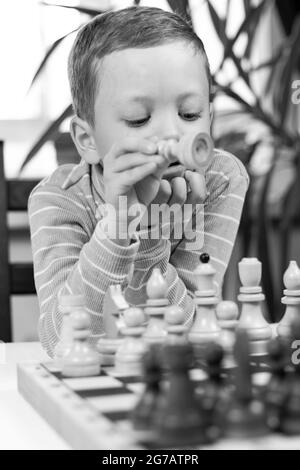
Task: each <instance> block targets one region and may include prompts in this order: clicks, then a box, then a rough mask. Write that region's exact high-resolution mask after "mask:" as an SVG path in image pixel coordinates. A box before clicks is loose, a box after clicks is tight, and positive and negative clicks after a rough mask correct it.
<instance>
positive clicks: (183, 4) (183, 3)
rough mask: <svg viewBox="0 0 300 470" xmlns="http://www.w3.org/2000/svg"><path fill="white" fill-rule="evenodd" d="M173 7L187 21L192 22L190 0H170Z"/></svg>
mask: <svg viewBox="0 0 300 470" xmlns="http://www.w3.org/2000/svg"><path fill="white" fill-rule="evenodd" d="M168 4H169V5H170V7H171V9H172V10H173V11H174V12H175V13H178V14H179V15H180V16H182V17H183V18H184V19H185V20H186V21H188V22H191V12H190V5H189V1H188V0H168Z"/></svg>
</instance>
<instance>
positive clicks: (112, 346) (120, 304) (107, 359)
mask: <svg viewBox="0 0 300 470" xmlns="http://www.w3.org/2000/svg"><path fill="white" fill-rule="evenodd" d="M109 294H110V297H111V299H112V301H113V303H114V305H115V308H116V309H115V310H111V311H110V312H108V313H107V316H109V318H107V316H106V318H105V323H106V324H105V331H109V332H110V333H109V334H105V336H103V337H102V338H100V339H99V341H98V343H97V350H98V352H99V354H100V357H101V363H102V365H106V366H113V365H114V364H115V355H116V352H117V349H118V348H119V347H120V345H121V343H122V335H121V330H122V328H125V327H126V325H125V322H124V311H125V310H126V309H128V308H129V307H130V305H129V304H128V302H127V301H126V299H125V297H124V294H123V292H122V289H121V286H120V285H119V284H116V285H111V286H110V287H109ZM111 322H113V324H114V326H113V328H112V327H111V326H109V325H110V323H111ZM112 331H114V334H112V333H111V332H112Z"/></svg>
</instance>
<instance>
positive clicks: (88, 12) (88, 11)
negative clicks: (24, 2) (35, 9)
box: [41, 2, 109, 16]
mask: <svg viewBox="0 0 300 470" xmlns="http://www.w3.org/2000/svg"><path fill="white" fill-rule="evenodd" d="M41 3H42V5H45V6H46V7H60V8H69V9H71V10H77V11H79V12H80V13H85V14H86V15H90V16H96V15H100V14H101V13H105V12H106V11H109V9H107V10H98V9H95V8H87V7H80V6H75V5H62V4H59V3H47V2H41Z"/></svg>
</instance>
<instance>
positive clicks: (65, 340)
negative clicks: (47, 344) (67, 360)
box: [54, 294, 85, 369]
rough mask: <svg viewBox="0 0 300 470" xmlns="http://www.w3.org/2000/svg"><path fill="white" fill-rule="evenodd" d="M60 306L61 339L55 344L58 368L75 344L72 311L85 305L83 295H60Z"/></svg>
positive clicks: (55, 358) (55, 357)
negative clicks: (71, 318)
mask: <svg viewBox="0 0 300 470" xmlns="http://www.w3.org/2000/svg"><path fill="white" fill-rule="evenodd" d="M58 300H59V303H58V308H59V311H60V313H61V314H62V326H61V330H60V339H59V341H58V343H57V345H56V346H55V350H54V360H55V363H56V366H57V368H58V369H61V367H62V360H63V358H64V356H65V355H66V354H67V353H69V351H70V349H71V347H72V345H73V329H72V324H71V320H70V314H71V313H72V311H74V310H77V309H78V308H79V309H80V308H83V307H84V306H85V299H84V296H83V295H79V294H76V295H75V294H66V295H61V296H60V297H59V299H58Z"/></svg>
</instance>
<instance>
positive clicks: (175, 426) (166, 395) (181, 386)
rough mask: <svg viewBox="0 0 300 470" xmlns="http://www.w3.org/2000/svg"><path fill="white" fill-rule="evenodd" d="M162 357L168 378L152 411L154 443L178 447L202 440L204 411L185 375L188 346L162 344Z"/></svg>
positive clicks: (188, 356)
mask: <svg viewBox="0 0 300 470" xmlns="http://www.w3.org/2000/svg"><path fill="white" fill-rule="evenodd" d="M164 356H165V364H166V366H167V368H168V377H169V381H168V383H167V386H166V387H165V389H164V390H163V391H162V393H161V395H160V396H159V402H158V406H157V409H156V411H155V417H154V426H155V431H156V443H157V446H159V447H163V448H168V447H182V446H191V445H197V444H201V443H203V442H206V441H207V437H206V433H205V424H206V421H205V414H204V412H203V411H202V410H201V408H200V407H199V404H198V402H197V399H196V394H195V389H194V383H193V382H192V380H191V378H190V376H189V369H190V365H191V363H192V361H193V351H192V346H191V345H190V344H176V345H175V344H168V345H166V346H165V347H164Z"/></svg>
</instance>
